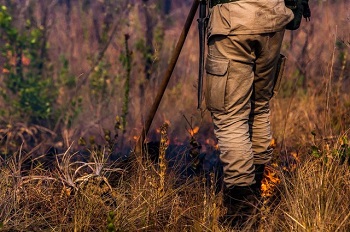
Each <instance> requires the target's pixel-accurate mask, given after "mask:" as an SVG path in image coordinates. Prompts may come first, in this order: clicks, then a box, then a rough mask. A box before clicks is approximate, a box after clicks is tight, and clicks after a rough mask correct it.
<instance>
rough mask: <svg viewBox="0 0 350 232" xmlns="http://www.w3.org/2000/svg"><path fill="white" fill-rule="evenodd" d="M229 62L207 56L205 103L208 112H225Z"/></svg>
mask: <svg viewBox="0 0 350 232" xmlns="http://www.w3.org/2000/svg"><path fill="white" fill-rule="evenodd" d="M228 64H229V60H226V59H220V58H216V57H212V56H210V55H208V57H207V61H206V64H205V69H206V72H207V76H206V91H205V102H206V104H207V108H208V110H210V111H225V92H226V83H227V75H228V72H227V69H228Z"/></svg>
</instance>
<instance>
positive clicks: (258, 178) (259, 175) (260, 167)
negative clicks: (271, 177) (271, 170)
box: [252, 164, 265, 200]
mask: <svg viewBox="0 0 350 232" xmlns="http://www.w3.org/2000/svg"><path fill="white" fill-rule="evenodd" d="M254 166H255V171H254V173H255V184H253V185H252V189H253V191H254V192H255V194H256V197H257V198H258V199H259V200H260V199H261V183H262V180H263V178H264V171H265V164H255V165H254Z"/></svg>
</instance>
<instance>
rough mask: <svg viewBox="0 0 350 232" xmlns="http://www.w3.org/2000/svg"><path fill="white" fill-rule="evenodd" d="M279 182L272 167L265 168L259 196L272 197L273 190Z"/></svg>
mask: <svg viewBox="0 0 350 232" xmlns="http://www.w3.org/2000/svg"><path fill="white" fill-rule="evenodd" d="M280 182H281V179H280V178H279V177H278V174H277V171H276V170H275V169H274V168H273V167H271V166H267V167H266V168H265V173H264V179H263V181H262V184H261V192H262V193H261V195H262V196H263V197H270V196H272V194H273V191H274V189H275V188H276V186H277V185H278V184H279V183H280Z"/></svg>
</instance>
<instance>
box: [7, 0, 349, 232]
mask: <svg viewBox="0 0 350 232" xmlns="http://www.w3.org/2000/svg"><path fill="white" fill-rule="evenodd" d="M348 4H349V1H348V0H338V1H322V2H319V1H311V6H312V9H313V16H312V21H311V22H308V23H305V22H303V24H302V28H301V29H300V30H298V31H295V32H287V33H286V35H285V42H284V46H283V53H284V54H286V55H287V57H288V63H287V70H286V76H285V79H284V80H283V86H282V91H281V92H280V94H279V95H277V96H276V97H275V98H274V99H273V101H272V102H271V107H272V112H271V122H272V128H273V134H274V138H275V139H276V141H277V145H276V148H275V159H274V163H272V164H271V165H273V166H271V167H270V168H271V170H272V172H273V173H274V175H275V176H274V177H275V178H277V179H278V180H279V181H277V182H276V184H275V185H274V187H273V189H272V190H271V189H270V191H272V194H271V195H268V196H267V197H266V199H265V204H264V207H263V208H262V209H261V212H260V214H261V215H262V216H263V217H262V221H261V225H260V229H261V230H262V231H344V232H346V231H349V230H350V218H349V217H350V216H349V212H350V198H349V196H350V183H349V180H350V175H349V173H350V171H349V164H348V163H347V162H344V160H343V159H344V158H345V159H346V157H348V158H347V159H349V154H350V151H349V147H348V142H347V139H346V138H347V137H350V135H349V127H350V117H349V116H350V115H349V112H350V109H349V106H350V98H349V93H348V91H347V88H348V87H349V70H350V69H349V67H350V66H349V56H348V55H347V54H348V53H349V41H350V39H349V38H348V34H349V29H348V27H347V25H348V23H349V20H348V18H347V16H348V7H347V6H348ZM177 6H178V8H177V9H175V10H174V11H173V13H172V17H173V18H172V19H173V22H172V23H173V24H172V25H170V26H168V27H167V28H166V29H165V37H164V44H163V49H162V50H161V52H160V53H159V54H157V55H158V56H159V57H157V59H159V62H157V67H154V73H153V75H154V77H155V78H154V79H153V80H152V81H150V83H148V84H147V85H146V87H145V89H146V95H145V98H146V99H147V101H146V102H151V101H152V99H153V97H154V92H155V90H156V88H157V84H158V83H159V79H160V78H161V77H162V73H163V72H162V70H164V69H165V67H166V65H167V59H168V57H169V55H170V54H171V51H172V49H173V47H174V44H175V43H176V37H177V35H178V34H179V33H180V30H181V24H182V23H183V20H184V14H185V12H187V10H188V9H187V8H186V7H185V6H183V5H181V4H178V5H177ZM138 7H140V5H139V4H135V8H131V9H130V12H131V13H130V14H129V15H128V16H127V17H126V18H127V19H130V20H129V22H130V24H129V26H128V27H123V28H121V29H120V34H122V35H123V34H125V33H129V34H130V35H131V38H130V43H131V44H130V45H131V49H132V50H133V51H134V57H133V58H134V66H133V70H132V78H133V82H132V85H133V86H137V85H138V84H139V82H140V81H142V80H143V78H144V77H143V76H142V75H143V74H142V72H141V71H140V70H141V69H142V68H141V66H142V65H141V64H142V60H141V56H140V55H139V54H137V49H136V47H135V46H136V45H135V43H136V40H137V39H138V38H139V37H142V36H143V30H144V29H143V27H142V23H143V19H142V14H140V13H139V12H140V8H138ZM65 12H66V11H63V10H62V11H55V14H54V15H52V17H53V19H58V22H60V23H53V24H52V30H53V31H55V32H57V33H52V34H51V37H50V38H51V40H50V41H51V45H52V49H53V54H51V57H55V56H56V57H58V56H57V55H58V54H60V52H62V53H66V54H69V56H68V58H69V62H70V64H71V66H72V68H71V70H70V71H71V74H72V75H74V76H76V77H77V78H78V77H80V74H81V73H85V72H86V70H89V69H90V68H91V67H90V66H91V63H90V61H89V60H88V59H85V58H86V57H88V56H90V55H91V54H92V53H94V52H95V51H97V49H98V44H97V43H96V41H95V40H94V39H95V37H94V33H93V26H92V25H93V24H92V19H93V12H92V11H91V10H90V11H88V12H87V13H84V12H82V11H79V7H77V6H73V10H72V16H71V17H72V18H71V20H70V21H69V20H66V18H65V17H66V16H65ZM334 15H337V16H338V17H334ZM99 17H100V16H99ZM63 19H64V20H63ZM53 22H54V21H53ZM68 22H70V24H68ZM73 22H75V23H73ZM195 26H196V25H195V22H194V23H193V27H192V29H191V31H190V34H189V37H188V40H187V41H186V43H185V47H184V49H183V51H182V54H181V57H180V59H179V62H178V64H177V67H176V70H175V71H174V74H173V77H172V80H171V82H170V84H169V88H168V90H167V92H166V94H165V96H164V99H163V101H162V104H161V106H160V109H159V111H158V114H157V117H156V119H155V122H154V128H153V129H154V131H155V130H156V129H157V128H158V127H160V124H161V123H162V122H164V121H170V123H171V124H170V127H169V130H167V131H166V132H165V131H164V132H163V135H164V136H165V135H166V136H167V137H168V138H166V137H163V139H164V140H163V142H164V143H163V145H162V149H163V150H162V149H161V151H162V152H163V153H160V157H159V158H160V159H159V162H160V163H157V164H155V163H152V162H148V161H145V163H143V165H142V166H140V168H139V169H138V170H137V171H136V172H135V173H130V171H129V169H128V167H125V166H117V164H116V163H114V162H111V161H110V160H109V159H108V156H109V155H111V153H110V150H109V149H110V148H109V147H108V146H107V145H105V144H106V143H104V142H106V141H104V140H105V139H106V138H105V136H104V134H103V132H102V131H103V128H111V127H113V125H114V124H115V116H116V115H120V112H121V108H122V107H121V106H122V99H121V97H120V96H121V94H120V95H119V93H121V92H122V83H123V79H122V78H120V77H116V79H115V82H113V85H111V86H114V85H115V86H114V87H115V88H116V89H115V91H114V92H110V95H109V98H110V99H113V100H111V101H110V103H109V105H108V108H103V107H100V108H95V107H94V105H93V101H92V100H91V98H90V96H88V91H89V87H88V86H85V87H84V88H83V91H82V92H81V93H82V96H83V97H84V99H85V100H84V103H83V104H84V105H83V111H82V113H81V115H79V117H78V118H77V119H76V121H75V122H74V124H73V126H72V127H70V128H68V127H67V128H61V130H58V131H56V132H57V133H58V134H59V135H60V136H59V137H60V138H61V139H62V140H63V141H60V142H61V143H62V144H65V146H62V147H63V148H64V149H63V152H59V154H57V159H53V160H51V162H52V163H51V165H50V167H51V168H50V169H49V168H47V166H45V163H42V162H41V160H40V159H37V160H35V161H33V160H32V159H31V156H30V155H31V151H30V150H29V151H28V150H27V151H24V150H22V149H21V148H18V149H17V151H16V152H13V153H11V154H8V155H6V156H1V158H0V176H1V178H0V228H1V230H2V231H232V230H234V229H232V228H225V227H223V226H222V225H220V224H219V223H218V218H219V216H220V215H222V214H223V213H224V212H225V209H224V208H223V207H222V205H221V195H220V193H219V194H217V193H216V192H215V189H214V186H215V183H214V182H215V181H214V177H213V176H212V175H211V176H210V175H209V177H208V176H206V178H207V179H205V178H204V176H202V175H198V176H195V177H192V178H189V179H185V180H181V181H180V180H179V177H178V175H176V173H174V171H173V170H170V169H169V166H168V163H167V162H166V160H165V159H164V158H163V157H164V152H165V150H166V149H167V144H168V142H167V141H166V140H168V141H170V143H172V144H173V143H181V144H183V143H185V144H186V143H187V142H188V141H187V140H188V136H189V135H188V133H187V131H186V128H187V122H186V120H184V119H183V114H184V115H185V116H187V117H188V118H189V117H191V118H192V119H193V120H192V121H191V122H192V123H193V126H200V130H199V132H198V134H196V138H197V139H198V141H200V142H201V143H202V144H205V141H206V140H207V139H213V138H214V136H213V133H212V125H211V122H210V116H209V114H208V112H204V116H203V114H200V113H198V112H197V111H196V109H195V108H196V102H195V101H196V100H195V99H196V97H195V93H196V76H197V74H196V73H197V71H196V67H197V54H198V47H197V31H196V30H197V29H196V27H195ZM67 28H68V29H69V30H68V29H67ZM84 36H85V37H84ZM86 38H88V39H86ZM122 38H123V36H117V37H116V39H115V40H114V41H113V43H112V46H111V47H109V49H108V50H107V51H106V57H107V59H108V60H109V61H110V62H111V63H113V64H115V66H113V67H112V68H111V69H110V72H111V75H112V76H113V75H116V74H118V73H122V72H123V70H122V66H120V65H119V63H118V62H119V61H118V59H117V56H116V54H120V53H121V52H122V51H123V45H122V44H123V42H124V41H122ZM95 49H96V50H95ZM57 63H59V62H58V61H57ZM78 79H79V78H78ZM64 94H67V93H64ZM130 94H131V98H132V100H131V102H130V113H129V116H128V128H127V130H128V132H127V133H126V134H125V136H126V138H127V140H126V141H128V142H126V144H129V143H130V146H132V142H129V140H130V139H131V138H132V136H134V135H138V133H139V131H140V126H141V125H142V120H141V118H142V116H144V112H142V107H141V106H140V102H139V99H138V97H139V96H140V93H139V89H138V88H136V87H134V88H132V90H131V93H130ZM62 99H64V98H62ZM143 110H144V111H146V110H147V107H145V109H143ZM21 126H22V127H23V125H21ZM191 126H192V125H191ZM19 131H23V130H19ZM6 133H7V134H8V133H11V135H13V132H11V130H10V129H7V132H6ZM50 134H51V133H50ZM90 135H95V137H99V139H97V140H98V141H97V142H96V143H101V144H102V146H91V147H88V148H86V147H85V149H84V151H80V152H78V153H76V152H74V151H73V150H71V149H68V148H69V145H70V144H72V141H77V140H78V138H79V137H85V138H88V137H89V136H90ZM159 137H160V135H158V134H156V135H155V138H156V139H158V138H159ZM4 138H5V137H4ZM118 139H119V138H118ZM101 141H102V142H101ZM107 142H108V141H107ZM124 144H125V143H124ZM24 145H25V144H24ZM95 145H96V144H95ZM202 151H203V152H205V150H204V149H203V150H202ZM207 152H210V151H209V150H207ZM178 155H179V156H181V155H182V154H178ZM267 179H268V180H269V178H267ZM270 180H271V177H270ZM179 183H180V184H179ZM268 183H269V182H267V184H268ZM243 231H251V228H245V229H243Z"/></svg>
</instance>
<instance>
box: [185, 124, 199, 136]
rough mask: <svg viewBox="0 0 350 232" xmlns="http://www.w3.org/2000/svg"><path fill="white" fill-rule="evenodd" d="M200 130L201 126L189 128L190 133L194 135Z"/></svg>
mask: <svg viewBox="0 0 350 232" xmlns="http://www.w3.org/2000/svg"><path fill="white" fill-rule="evenodd" d="M198 131H199V127H198V126H196V127H195V128H191V129H189V130H188V133H190V135H191V136H192V137H193V136H194V135H195V134H197V133H198Z"/></svg>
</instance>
